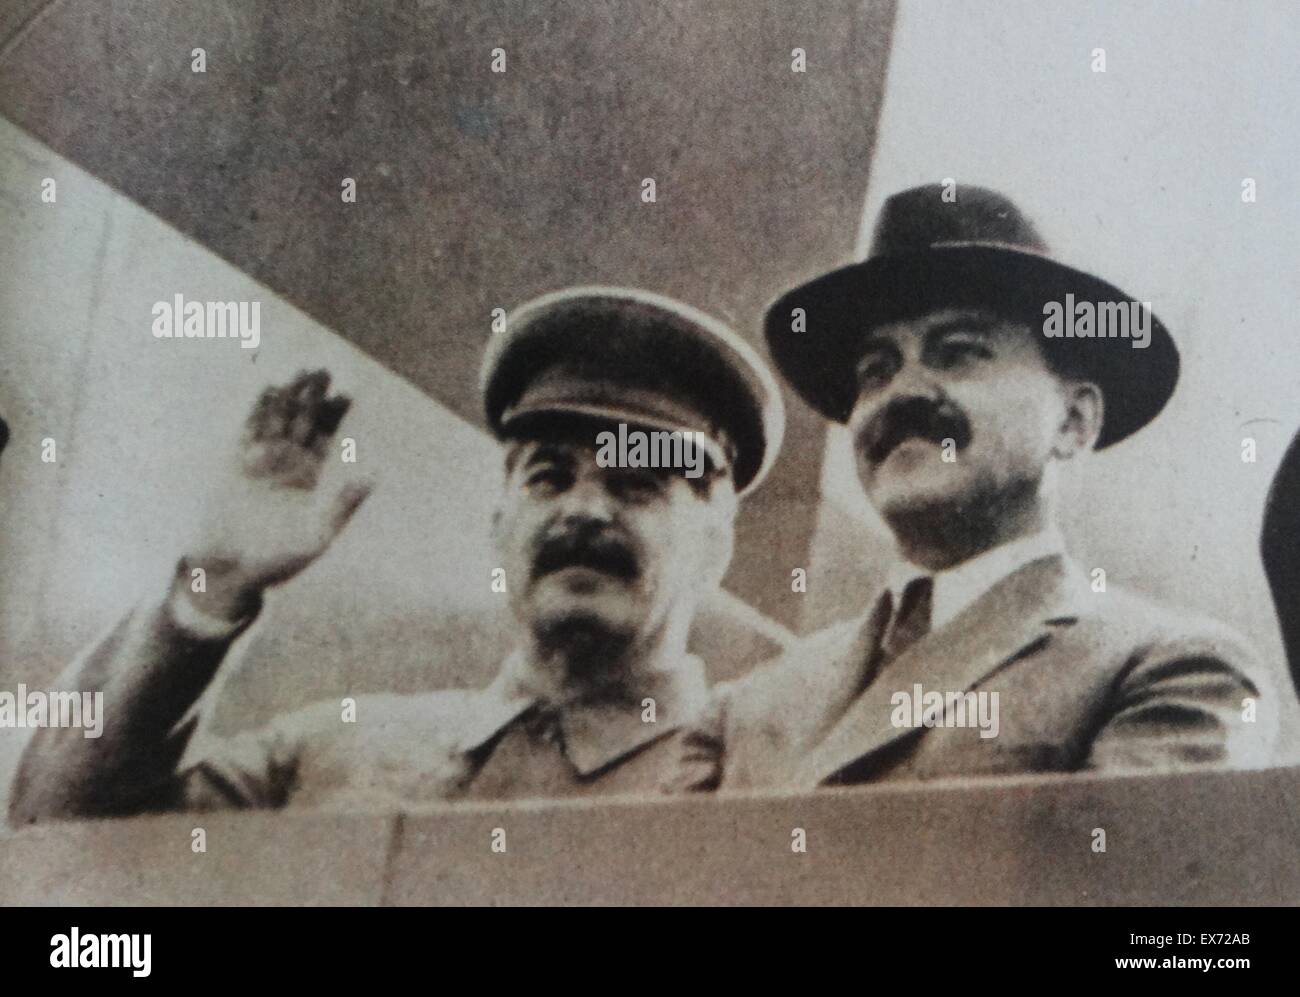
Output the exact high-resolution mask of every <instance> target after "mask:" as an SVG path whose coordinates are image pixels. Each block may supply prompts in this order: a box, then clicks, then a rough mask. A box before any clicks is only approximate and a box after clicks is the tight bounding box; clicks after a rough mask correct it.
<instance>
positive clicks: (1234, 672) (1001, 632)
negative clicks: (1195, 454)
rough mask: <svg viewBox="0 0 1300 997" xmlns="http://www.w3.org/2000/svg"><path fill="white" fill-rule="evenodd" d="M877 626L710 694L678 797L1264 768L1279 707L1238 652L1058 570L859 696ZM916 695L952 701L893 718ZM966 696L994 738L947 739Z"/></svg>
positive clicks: (824, 637) (997, 600)
mask: <svg viewBox="0 0 1300 997" xmlns="http://www.w3.org/2000/svg"><path fill="white" fill-rule="evenodd" d="M878 615H879V614H878V613H869V614H868V616H867V617H866V618H864V619H859V620H855V621H852V622H850V623H846V624H842V625H839V626H835V627H832V628H830V629H828V630H825V631H822V632H820V633H818V634H816V635H814V636H812V637H810V638H808V639H807V640H805V641H804V642H802V643H801V644H799V645H796V646H795V647H794V648H793V649H792V650H790V651H789V652H787V653H786V654H785V655H784V656H783V657H781V658H779V659H777V660H776V661H775V662H774V663H772V664H770V665H768V666H766V667H763V668H761V669H759V670H757V671H756V672H753V673H751V674H750V675H748V676H746V677H745V678H743V679H741V680H738V681H736V682H733V683H729V684H727V685H724V686H720V687H718V688H717V689H716V690H715V696H714V699H713V702H712V704H711V706H710V708H709V709H708V710H707V711H706V713H705V714H704V719H703V721H702V722H701V723H700V724H698V725H697V726H696V727H695V728H694V729H693V730H692V731H691V732H690V734H689V735H688V737H687V738H686V739H685V740H684V747H685V749H686V755H685V757H684V759H683V776H684V779H685V781H686V785H687V786H688V787H689V788H696V789H699V788H716V787H718V786H721V787H723V788H728V789H742V788H752V787H789V788H809V787H813V786H817V785H829V784H843V783H859V782H874V781H881V780H897V779H932V778H939V777H946V776H977V775H1005V774H1013V773H1027V772H1073V771H1080V770H1088V769H1093V770H1096V769H1100V770H1106V771H1122V770H1143V769H1148V770H1149V769H1158V770H1169V769H1179V768H1189V767H1201V766H1214V767H1220V766H1256V765H1267V764H1268V763H1269V761H1270V758H1271V750H1272V744H1273V740H1274V738H1275V736H1276V726H1277V719H1276V712H1275V703H1274V700H1273V697H1272V695H1271V693H1270V692H1269V691H1268V690H1267V687H1266V684H1265V680H1264V678H1263V676H1262V674H1261V669H1260V667H1259V666H1258V664H1257V663H1256V661H1255V658H1254V655H1253V654H1252V653H1251V651H1250V650H1249V649H1248V648H1247V647H1246V645H1245V644H1244V643H1243V642H1242V641H1241V640H1240V639H1239V638H1238V637H1236V636H1235V635H1234V634H1233V633H1232V632H1230V631H1229V630H1228V629H1226V628H1224V627H1222V626H1220V625H1217V624H1215V623H1212V622H1209V621H1203V620H1193V619H1189V618H1187V617H1183V616H1178V615H1175V614H1173V613H1170V612H1167V611H1165V610H1161V609H1159V608H1157V607H1155V606H1153V605H1152V604H1150V603H1148V602H1146V601H1145V600H1142V599H1139V598H1138V597H1136V596H1134V595H1131V594H1128V593H1125V592H1121V591H1116V590H1114V589H1111V590H1108V591H1106V592H1094V591H1093V590H1092V588H1091V586H1090V585H1089V583H1088V579H1087V577H1086V576H1085V575H1084V574H1083V572H1082V571H1080V570H1079V569H1078V567H1077V566H1075V565H1074V564H1073V563H1072V562H1071V561H1070V560H1069V559H1068V558H1066V557H1064V556H1061V555H1052V556H1048V557H1042V558H1039V559H1038V560H1035V561H1033V562H1031V563H1029V564H1026V565H1024V566H1023V567H1021V568H1020V569H1018V570H1017V571H1015V572H1013V573H1012V574H1010V575H1008V576H1007V577H1005V578H1004V579H1002V580H1001V581H1000V582H998V583H996V584H995V585H994V586H993V587H992V588H990V589H989V590H988V591H987V592H985V593H984V594H983V595H982V596H980V597H979V598H978V599H976V600H975V602H974V603H972V604H971V605H970V606H968V607H967V608H966V609H965V610H964V611H962V612H961V613H960V614H959V615H958V616H957V617H955V618H954V619H953V620H951V621H950V622H949V623H948V624H946V625H945V626H943V627H941V628H939V629H937V630H935V631H933V632H931V633H929V634H928V635H926V636H925V637H923V638H921V639H920V640H919V641H917V642H916V643H915V644H913V645H912V646H911V647H910V648H908V649H907V650H906V651H904V652H903V653H902V654H900V655H899V656H898V657H897V658H896V659H894V660H893V661H892V662H889V663H888V664H886V665H885V666H884V667H883V668H882V669H881V671H880V673H879V674H878V675H876V676H875V677H874V679H872V680H871V681H870V682H869V683H868V684H866V686H865V688H863V683H864V678H865V677H864V666H865V664H866V661H867V659H868V656H869V653H870V651H871V647H872V642H873V640H874V638H875V634H876V631H877V627H878V626H879V625H880V624H881V622H882V621H880V620H879V619H875V618H873V617H875V616H878ZM918 685H919V686H921V687H922V689H923V690H925V691H927V692H938V693H941V694H944V697H945V701H944V704H943V707H942V708H941V709H937V710H936V709H930V710H929V711H927V712H926V713H925V714H924V715H923V722H922V724H921V725H915V724H914V722H913V721H914V719H915V714H914V713H912V711H910V710H903V711H900V709H899V703H900V700H899V696H900V694H903V693H906V694H908V695H909V697H910V696H912V695H914V694H915V691H916V687H917V686H918ZM967 692H974V693H981V692H984V693H997V694H998V721H999V722H998V729H997V736H995V737H981V736H980V733H981V732H980V729H979V728H978V727H977V726H974V725H973V721H972V719H971V717H969V716H967V717H966V725H965V726H955V725H954V724H956V723H957V722H958V721H960V720H961V719H962V718H961V716H960V715H959V710H958V707H959V706H963V705H966V704H969V703H970V702H972V700H973V697H963V702H961V703H959V702H958V701H957V700H956V698H955V697H956V695H957V694H964V693H967ZM991 702H992V700H991V699H989V700H986V703H991ZM918 712H919V711H918ZM900 713H901V714H902V716H901V717H900ZM900 719H902V720H903V721H904V722H903V723H901V724H900V723H899V721H900ZM990 729H991V728H990Z"/></svg>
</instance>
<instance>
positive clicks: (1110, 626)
mask: <svg viewBox="0 0 1300 997" xmlns="http://www.w3.org/2000/svg"><path fill="white" fill-rule="evenodd" d="M1077 629H1078V635H1077V636H1078V638H1079V639H1082V640H1083V641H1085V642H1086V644H1087V645H1088V647H1089V650H1090V651H1091V652H1092V654H1091V655H1090V657H1091V660H1094V661H1096V662H1097V663H1098V666H1099V667H1100V666H1103V665H1110V666H1113V667H1114V668H1117V669H1121V670H1126V671H1132V670H1134V669H1140V670H1143V671H1144V672H1149V671H1151V670H1152V669H1165V670H1167V669H1169V668H1171V667H1174V666H1177V668H1182V669H1187V668H1189V667H1191V666H1192V664H1193V663H1194V664H1195V670H1197V671H1207V670H1208V671H1217V672H1225V671H1228V672H1234V673H1236V675H1237V677H1238V678H1239V679H1245V680H1246V684H1247V685H1250V686H1253V687H1255V688H1256V689H1258V690H1260V691H1263V690H1264V689H1265V688H1268V687H1271V686H1272V684H1273V682H1272V679H1271V677H1270V674H1269V672H1268V670H1267V669H1266V668H1265V667H1264V664H1263V662H1262V659H1261V657H1260V655H1259V653H1258V651H1257V650H1256V649H1255V647H1254V646H1253V644H1252V642H1251V641H1250V640H1249V639H1248V638H1247V637H1245V636H1244V635H1243V634H1241V633H1240V632H1238V631H1237V630H1235V629H1234V628H1233V627H1231V626H1229V625H1228V624H1227V623H1224V622H1222V621H1221V620H1218V619H1215V618H1214V617H1212V616H1209V615H1206V614H1197V613H1192V612H1189V611H1187V610H1182V609H1178V608H1176V607H1173V606H1170V605H1168V604H1166V603H1163V602H1159V601H1157V600H1155V599H1152V598H1150V597H1149V596H1146V595H1143V594H1140V593H1137V592H1133V591H1130V590H1127V589H1122V588H1115V589H1112V590H1110V591H1107V592H1104V593H1097V595H1096V601H1095V602H1094V603H1093V604H1092V606H1090V607H1089V608H1088V609H1087V610H1085V611H1084V612H1082V613H1081V614H1080V617H1079V625H1078V628H1077Z"/></svg>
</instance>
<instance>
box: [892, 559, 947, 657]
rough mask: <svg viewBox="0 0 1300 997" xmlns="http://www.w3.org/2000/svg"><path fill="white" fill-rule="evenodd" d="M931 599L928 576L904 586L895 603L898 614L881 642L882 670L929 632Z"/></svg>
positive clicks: (932, 587) (931, 579)
mask: <svg viewBox="0 0 1300 997" xmlns="http://www.w3.org/2000/svg"><path fill="white" fill-rule="evenodd" d="M933 597H934V579H933V578H931V577H930V576H929V575H922V576H920V577H919V578H913V579H912V580H911V581H910V582H908V583H907V585H906V586H905V587H904V589H903V595H902V597H901V598H900V599H899V600H898V610H897V611H896V612H895V613H894V618H893V619H892V620H890V623H889V628H888V629H887V630H886V631H885V634H884V638H883V639H882V640H881V642H880V647H881V650H882V651H883V652H884V657H883V660H882V661H881V663H880V664H881V666H883V665H886V664H888V663H889V662H890V661H892V660H894V659H895V658H897V657H898V656H899V655H900V654H902V653H903V652H904V651H906V650H907V649H908V648H909V647H911V646H912V645H913V644H915V643H916V642H917V641H918V640H920V639H921V638H922V637H924V636H925V635H926V634H927V633H929V632H930V604H931V601H932V599H933Z"/></svg>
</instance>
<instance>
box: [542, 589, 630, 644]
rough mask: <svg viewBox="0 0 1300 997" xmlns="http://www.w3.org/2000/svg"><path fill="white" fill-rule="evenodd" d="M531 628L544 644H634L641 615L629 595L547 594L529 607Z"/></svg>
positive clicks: (544, 593)
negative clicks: (572, 642)
mask: <svg viewBox="0 0 1300 997" xmlns="http://www.w3.org/2000/svg"><path fill="white" fill-rule="evenodd" d="M527 615H528V617H529V627H530V629H531V630H532V631H533V633H534V634H536V635H537V636H538V638H540V639H541V640H542V641H543V642H544V643H548V644H549V643H556V642H560V643H566V642H569V641H571V640H579V641H582V642H594V643H602V642H607V641H624V640H630V639H631V637H632V636H633V635H634V634H636V633H637V631H638V630H639V629H640V627H639V624H640V617H641V614H640V613H638V612H637V610H636V607H635V605H633V604H632V601H631V600H630V599H629V598H628V596H627V594H626V593H619V592H610V591H596V592H592V593H587V594H583V595H575V594H574V593H572V592H556V591H554V590H552V591H543V592H540V593H538V594H537V597H536V598H534V599H533V600H532V601H531V605H530V606H529V607H528V612H527Z"/></svg>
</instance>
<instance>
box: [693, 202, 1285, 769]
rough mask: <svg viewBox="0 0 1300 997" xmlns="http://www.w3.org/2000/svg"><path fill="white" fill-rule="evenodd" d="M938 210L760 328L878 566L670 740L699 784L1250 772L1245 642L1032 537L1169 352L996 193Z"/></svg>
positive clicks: (1109, 442) (1165, 391) (907, 213)
mask: <svg viewBox="0 0 1300 997" xmlns="http://www.w3.org/2000/svg"><path fill="white" fill-rule="evenodd" d="M944 194H945V191H944V188H942V187H940V186H938V185H934V186H926V187H920V188H916V189H912V190H908V191H904V192H902V193H900V194H897V195H895V196H893V197H892V198H890V199H889V200H888V201H887V202H886V204H885V206H884V209H883V211H882V214H881V216H880V219H879V222H878V225H877V228H876V230H875V236H874V244H873V248H872V251H871V254H870V256H869V258H868V259H866V260H865V262H862V263H858V264H855V265H852V266H848V267H844V268H842V269H839V270H836V271H834V272H833V273H830V274H827V275H824V276H821V277H819V278H817V279H816V280H813V281H812V282H811V283H808V284H805V285H803V286H801V287H799V288H797V289H795V290H793V291H791V292H789V293H787V294H786V295H784V296H783V297H781V298H780V299H779V300H778V301H776V303H775V304H773V305H772V307H771V308H770V310H769V311H768V313H767V318H766V329H765V331H766V337H767V341H768V344H769V347H770V350H771V353H772V356H773V357H774V358H775V361H776V363H777V365H778V367H779V369H780V371H781V373H782V374H783V375H784V376H785V378H786V379H787V380H788V382H789V383H790V385H791V386H792V387H793V388H794V389H795V391H796V392H797V393H798V394H799V395H800V396H801V397H802V398H803V399H804V400H805V401H806V402H808V404H810V405H811V406H812V407H813V408H815V409H816V410H817V411H818V412H820V413H822V414H823V415H824V416H826V417H827V418H828V419H830V420H833V421H835V422H838V423H843V424H846V425H847V426H848V429H849V432H850V434H851V438H852V441H853V446H854V449H855V454H856V458H857V469H858V475H859V479H860V481H861V483H862V487H863V489H864V490H865V492H866V494H867V497H868V498H869V500H870V501H871V503H872V505H873V506H874V507H875V509H876V510H877V512H878V513H879V514H880V516H881V517H882V519H883V520H884V522H885V524H886V525H887V526H888V527H889V529H890V531H891V532H892V534H893V536H894V539H895V541H896V543H897V548H898V555H899V556H898V559H897V564H896V565H895V566H894V570H893V571H892V572H891V573H889V576H888V580H887V583H886V584H885V585H884V586H882V587H881V588H880V589H878V590H876V591H875V592H874V593H872V594H871V595H870V599H869V602H868V609H867V611H866V613H865V614H864V616H863V617H862V618H860V619H857V620H853V621H850V622H848V623H846V624H843V625H840V626H836V627H832V628H831V629H829V630H827V631H824V632H822V633H819V634H817V635H814V636H813V637H811V638H809V639H807V640H806V641H804V642H801V643H800V644H799V645H797V646H796V647H795V648H793V649H791V650H790V651H789V652H788V653H787V655H786V656H785V657H784V658H783V659H781V660H778V661H777V662H776V663H774V664H773V665H770V666H768V667H765V668H763V669H761V670H759V671H757V672H755V673H752V674H751V675H750V676H747V677H746V678H744V679H742V680H740V681H739V682H738V683H735V684H733V685H731V686H729V687H726V688H723V689H721V690H719V693H718V695H717V698H716V701H715V703H714V705H713V708H712V709H711V710H710V711H709V712H708V714H707V716H706V720H705V722H703V723H701V724H700V725H699V728H698V729H697V730H696V731H695V732H694V734H693V735H692V737H691V738H690V739H688V747H689V749H690V751H691V752H692V754H693V756H694V757H695V758H696V760H697V761H698V760H700V759H702V758H704V757H710V758H712V760H713V764H714V766H715V769H714V772H713V775H712V777H711V778H709V779H706V780H701V781H702V782H703V783H705V784H708V783H711V784H713V785H717V784H721V785H722V786H724V787H728V788H742V787H752V786H764V785H782V786H795V787H812V786H818V785H843V784H851V783H862V782H875V781H880V780H888V779H919V778H934V777H944V776H968V775H984V774H1007V773H1017V772H1057V771H1080V770H1102V771H1124V770H1169V769H1182V768H1191V767H1201V766H1230V765H1231V766H1239V765H1261V764H1267V763H1268V762H1269V760H1270V748H1271V744H1272V740H1273V737H1274V732H1275V725H1276V714H1275V712H1274V700H1273V699H1272V697H1271V696H1270V695H1269V694H1268V692H1267V691H1266V689H1265V685H1264V680H1263V678H1262V673H1261V670H1260V669H1259V667H1258V665H1257V664H1256V661H1255V658H1254V655H1253V654H1252V652H1251V651H1250V650H1249V649H1248V648H1247V647H1246V646H1245V645H1244V643H1243V642H1242V641H1241V640H1240V639H1239V638H1238V637H1236V636H1235V635H1234V634H1232V633H1230V632H1229V631H1228V630H1227V629H1226V628H1224V627H1222V626H1219V625H1218V624H1215V623H1213V622H1212V621H1208V620H1197V619H1191V618H1188V617H1186V616H1181V615H1178V614H1175V613H1172V612H1169V611H1167V610H1163V609H1159V608H1157V607H1155V606H1153V605H1151V604H1149V603H1147V602H1145V601H1144V600H1141V599H1139V598H1138V597H1136V596H1134V595H1132V594H1129V593H1125V592H1122V591H1117V590H1116V589H1115V587H1114V586H1111V587H1110V588H1108V589H1106V590H1105V591H1094V589H1093V588H1092V586H1091V584H1090V581H1091V579H1090V577H1089V576H1088V575H1085V574H1084V572H1083V571H1082V570H1081V569H1080V567H1079V566H1078V565H1076V564H1075V563H1074V562H1073V561H1072V560H1071V559H1070V558H1069V556H1068V555H1067V554H1066V551H1065V548H1064V544H1063V542H1062V539H1061V535H1060V533H1059V532H1058V530H1057V527H1056V522H1055V518H1056V517H1055V499H1056V495H1055V474H1056V470H1057V467H1058V465H1060V464H1062V463H1064V462H1065V461H1068V460H1071V459H1074V458H1076V457H1079V456H1080V455H1082V454H1083V453H1084V452H1085V451H1088V450H1091V449H1093V448H1094V447H1096V448H1105V447H1110V446H1113V445H1115V444H1117V443H1119V442H1120V441H1121V440H1123V439H1125V438H1126V437H1128V436H1130V435H1131V434H1133V433H1135V432H1137V431H1138V430H1139V429H1141V428H1142V427H1143V426H1144V425H1146V424H1147V423H1148V422H1149V421H1151V420H1152V419H1153V418H1155V416H1156V415H1157V414H1158V413H1159V412H1160V410H1161V409H1162V408H1163V407H1164V405H1165V403H1166V401H1167V400H1168V399H1169V397H1170V395H1171V393H1172V392H1173V389H1174V385H1175V383H1176V381H1177V378H1178V367H1179V359H1178V352H1177V350H1176V348H1175V346H1174V342H1173V340H1172V339H1171V338H1170V335H1169V333H1168V331H1167V330H1166V329H1165V327H1164V326H1163V325H1162V324H1161V323H1160V321H1159V320H1158V319H1157V318H1156V317H1155V316H1154V315H1152V314H1150V312H1149V309H1146V308H1145V307H1144V306H1142V305H1140V304H1139V303H1134V302H1132V301H1131V300H1130V299H1129V298H1128V296H1127V295H1125V294H1123V293H1122V292H1121V291H1119V290H1118V289H1117V288H1115V287H1113V286H1111V285H1110V284H1108V283H1106V282H1105V281H1103V280H1101V279H1100V278H1098V277H1094V276H1092V275H1091V274H1088V273H1085V272H1083V271H1081V270H1076V269H1074V268H1072V267H1068V266H1066V265H1064V264H1062V263H1060V262H1058V261H1057V260H1055V259H1053V258H1052V257H1051V256H1050V255H1049V253H1048V250H1047V247H1046V246H1045V244H1044V243H1043V241H1042V239H1041V238H1040V237H1039V236H1038V234H1037V232H1036V231H1035V230H1034V227H1033V226H1032V225H1031V224H1030V222H1029V221H1028V220H1027V219H1026V218H1025V216H1024V215H1023V214H1022V213H1021V212H1020V211H1019V210H1018V209H1017V207H1016V206H1015V205H1014V204H1013V203H1012V202H1011V201H1010V200H1008V199H1007V198H1006V197H1004V196H1002V195H1001V194H998V193H995V192H993V191H989V190H984V189H980V188H974V187H965V188H963V189H961V191H960V192H959V193H958V195H957V198H956V200H955V201H953V200H951V199H950V198H945V196H944ZM1067 310H1068V316H1067V315H1066V314H1064V313H1065V312H1066V311H1067ZM1103 315H1104V316H1108V317H1109V318H1111V319H1115V318H1117V317H1121V316H1122V317H1124V318H1125V321H1124V323H1123V324H1119V323H1117V322H1111V323H1110V324H1109V325H1107V324H1105V323H1100V322H1099V321H1098V320H1097V316H1103ZM1086 316H1091V318H1092V320H1091V321H1090V322H1087V323H1085V322H1084V321H1083V319H1084V317H1086ZM1067 317H1068V318H1071V319H1073V318H1075V317H1078V318H1079V321H1078V322H1077V323H1076V324H1069V323H1066V322H1065V321H1063V319H1065V318H1067ZM1129 319H1132V320H1133V321H1128V320H1129Z"/></svg>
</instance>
